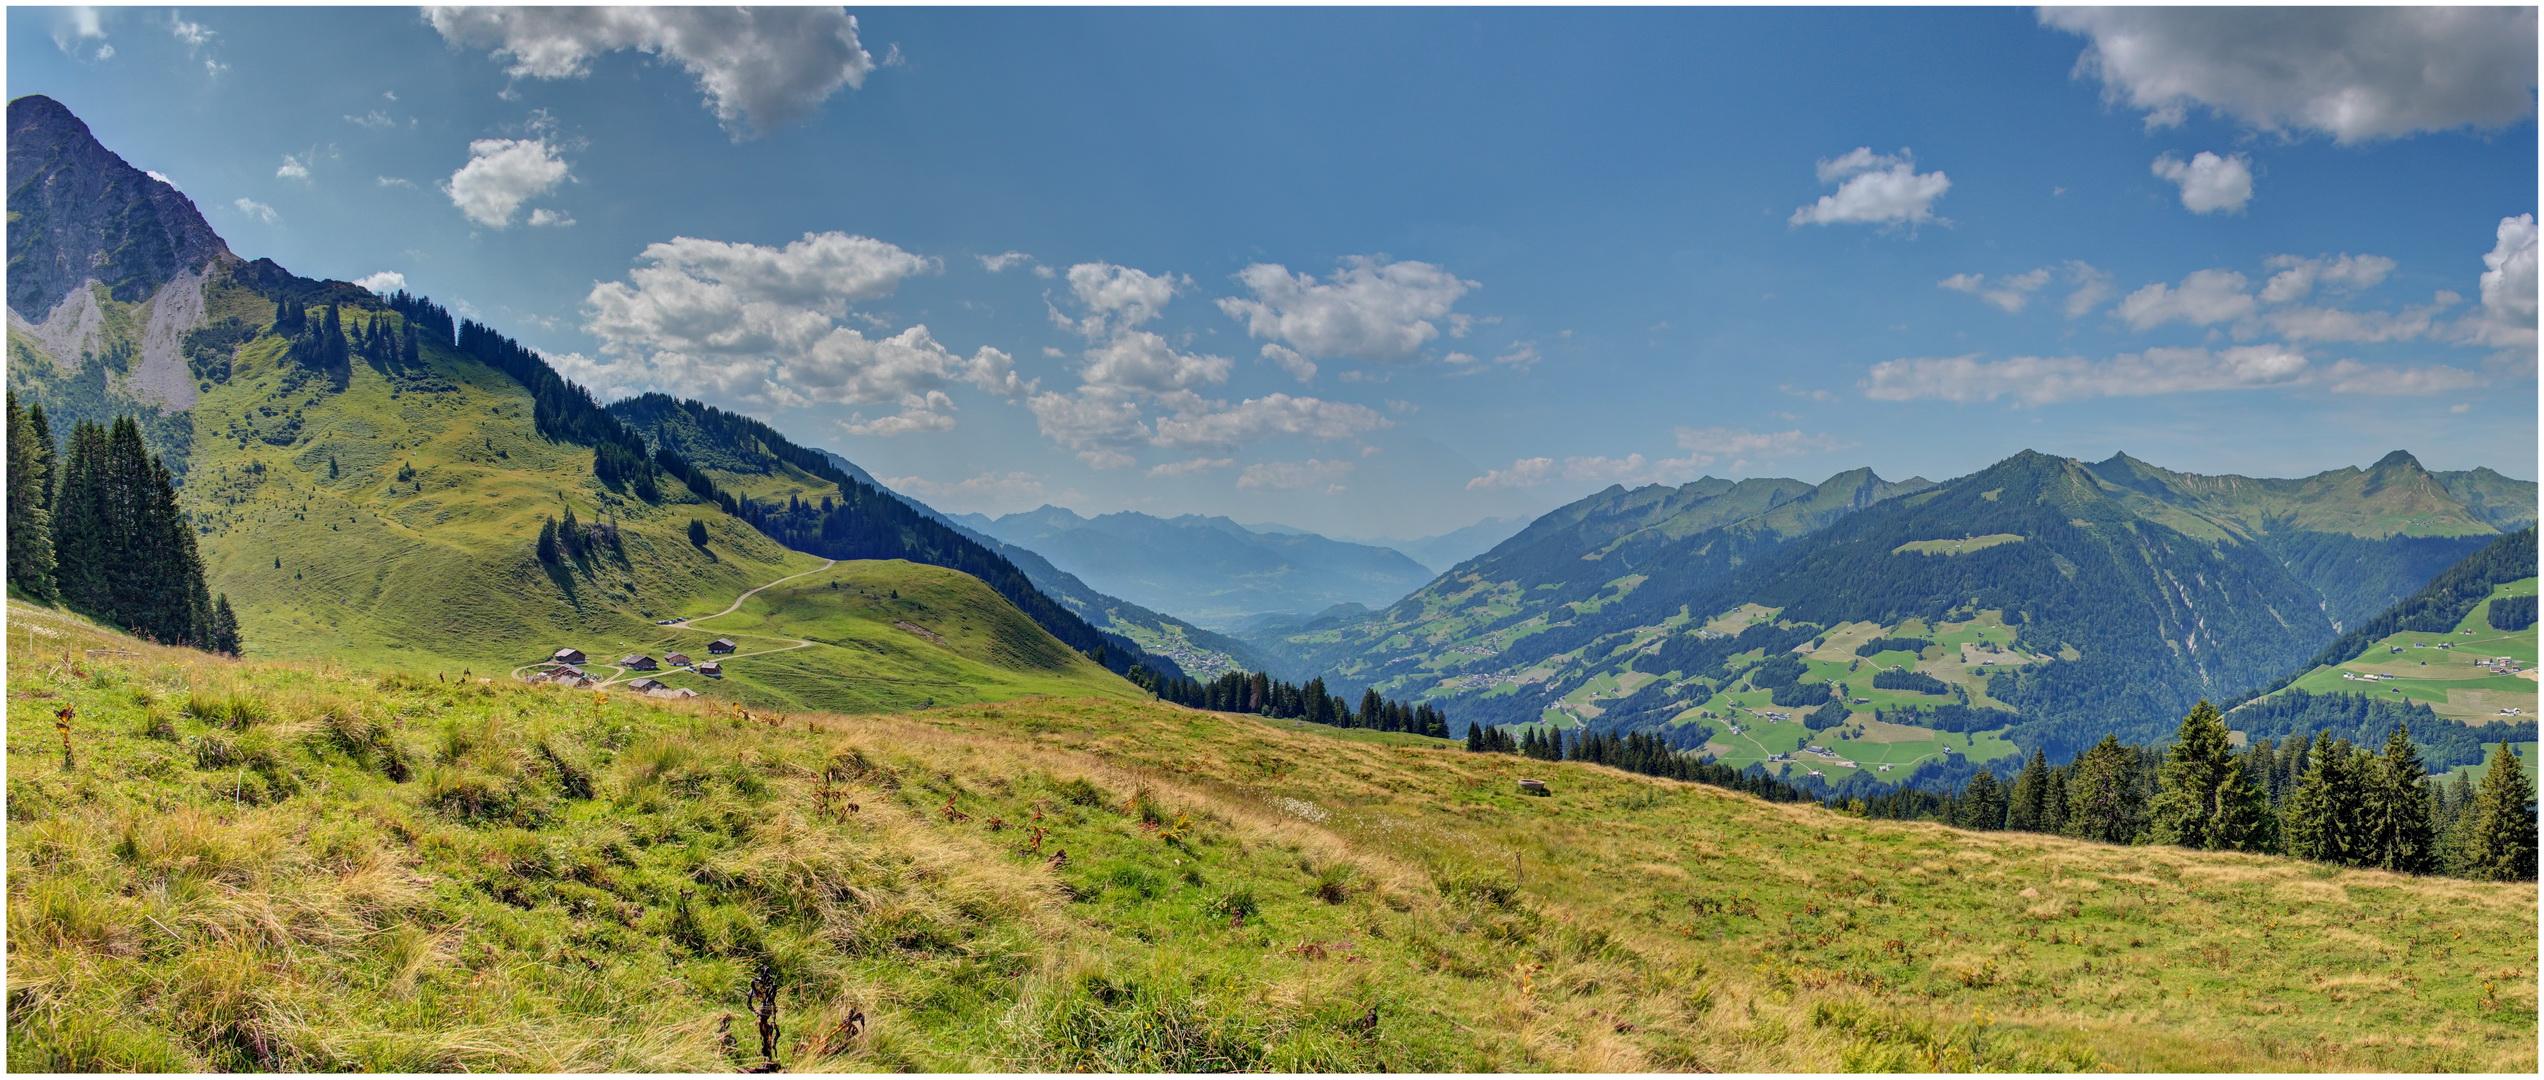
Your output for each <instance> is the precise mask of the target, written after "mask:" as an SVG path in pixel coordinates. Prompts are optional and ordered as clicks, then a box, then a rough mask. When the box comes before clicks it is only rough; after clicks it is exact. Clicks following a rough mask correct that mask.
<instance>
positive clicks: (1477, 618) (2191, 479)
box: [1285, 453, 2532, 784]
mask: <svg viewBox="0 0 2544 1080" xmlns="http://www.w3.org/2000/svg"><path fill="white" fill-rule="evenodd" d="M2459 479H2462V477H2461V476H2460V477H2459ZM2491 490H2493V491H2494V493H2495V494H2496V493H2499V492H2507V493H2509V495H2513V494H2514V493H2515V490H2516V489H2515V488H2514V482H2508V481H2500V482H2499V483H2496V484H2494V485H2493V486H2492V489H2491ZM2526 490H2528V491H2531V490H2532V486H2531V485H2529V486H2528V488H2527V489H2526ZM2507 497H2508V496H2507V495H2503V496H2502V497H2501V498H2500V499H2496V500H2494V501H2493V502H2491V503H2489V504H2488V510H2487V511H2485V512H2483V513H2476V512H2474V511H2473V510H2472V509H2470V508H2468V507H2467V505H2466V504H2465V503H2463V502H2462V501H2460V500H2458V499H2457V498H2456V497H2455V496H2454V495H2453V494H2451V493H2450V490H2449V489H2448V488H2447V486H2446V485H2445V484H2444V483H2443V482H2441V479H2440V478H2437V477H2435V476H2434V475H2433V474H2430V473H2427V472H2426V471H2424V470H2422V469H2421V468H2420V466H2419V463H2418V462H2417V461H2415V460H2413V459H2412V458H2411V457H2410V456H2409V455H2407V454H2399V453H2398V454H2395V455H2389V456H2388V457H2387V458H2386V459H2385V460H2383V461H2381V462H2379V463H2378V464H2377V466H2376V467H2374V468H2371V469H2367V470H2359V469H2346V470H2337V471H2334V472H2330V473H2325V474H2321V475H2319V476H2316V477H2309V478H2305V479H2303V480H2296V481H2275V480H2272V481H2255V480H2250V479H2248V478H2242V477H2201V476H2193V475H2190V474H2181V473H2172V472H2168V471H2165V470H2161V469H2157V468H2155V467H2153V466H2149V465H2146V464H2144V463H2143V462H2138V461H2135V460H2134V459H2130V458H2127V457H2125V456H2119V457H2115V458H2113V459H2112V460H2110V461H2106V462H2101V463H2097V464H2086V463H2082V462H2076V461H2073V460H2068V459H2059V458H2050V457H2046V456H2043V455H2038V454H2024V455H2018V456H2017V457H2015V458H2012V459H2009V460H2007V461H2006V462H2002V463H1999V464H1998V465H1996V466H1992V467H1991V468H1989V469H1987V470H1983V471H1981V472H1980V473H1977V474H1973V475H1972V476H1968V477H1963V478H1960V479H1957V480H1954V481H1951V482H1949V483H1946V484H1943V485H1940V486H1934V485H1927V484H1925V483H1924V482H1923V481H1915V482H1912V483H1910V484H1903V485H1884V484H1882V483H1881V482H1880V481H1879V480H1878V478H1875V477H1873V476H1872V475H1871V474H1869V473H1865V472H1860V471H1859V472H1857V473H1851V474H1844V475H1841V476H1839V477H1836V478H1832V479H1831V480H1830V481H1829V482H1827V483H1824V484H1821V485H1817V486H1815V487H1806V486H1804V485H1801V484H1798V483H1795V482H1792V481H1776V480H1748V481H1742V482H1740V483H1739V484H1732V483H1729V482H1725V481H1700V482H1699V483H1697V484H1693V485H1688V486H1687V487H1685V488H1680V489H1668V488H1646V489H1644V490H1642V491H1639V492H1625V491H1623V490H1622V489H1610V490H1609V491H1607V492H1603V493H1601V494H1600V495H1598V496H1594V497H1592V498H1590V499H1587V500H1583V502H1581V503H1577V504H1575V505H1573V506H1570V507H1566V508H1564V509H1563V510H1559V511H1556V512H1555V513H1552V514H1549V515H1547V516H1546V517H1545V518H1542V519H1540V520H1539V521H1538V522H1536V523H1534V524H1532V525H1531V526H1530V527H1529V528H1528V529H1527V530H1524V531H1523V532H1521V533H1520V534H1519V535H1518V536H1516V537H1514V538H1513V539H1512V540H1511V541H1509V542H1506V543H1505V544H1503V545H1502V546H1501V547H1499V548H1496V549H1495V550H1494V551H1493V552H1491V553H1489V554H1488V555H1486V556H1484V557H1482V558H1480V559H1478V560H1476V561H1475V562H1474V563H1472V564H1470V565H1469V566H1466V567H1462V568H1461V569H1460V571H1459V572H1458V573H1456V574H1454V575H1451V576H1448V577H1444V578H1443V579H1441V580H1440V581H1437V582H1434V583H1433V584H1432V585H1431V586H1429V587H1427V588H1426V589H1424V590H1423V591H1421V592H1419V593H1417V594H1416V595H1415V596H1413V597H1411V598H1408V599H1407V600H1406V601H1405V602H1403V603H1401V604H1398V605H1395V606H1394V607H1393V608H1391V609H1389V610H1388V611H1385V612H1380V613H1375V614H1372V615H1370V616H1367V617H1365V618H1362V619H1358V620H1351V621H1345V622H1343V623H1341V624H1340V625H1335V626H1329V627H1325V628H1322V629H1319V630H1316V631H1315V632H1312V633H1302V634H1295V635H1293V636H1291V637H1290V638H1289V639H1288V641H1287V642H1285V644H1286V645H1287V646H1288V647H1290V648H1292V649H1295V650H1298V651H1299V652H1301V653H1303V654H1304V657H1305V659H1306V660H1307V661H1308V662H1309V663H1310V664H1311V665H1313V666H1314V667H1315V668H1317V669H1320V670H1323V671H1326V672H1328V673H1329V679H1331V680H1332V681H1334V682H1336V683H1338V684H1341V685H1346V686H1356V685H1360V684H1363V683H1366V684H1370V685H1375V686H1376V687H1378V688H1379V689H1380V691H1381V692H1382V693H1388V694H1393V695H1403V696H1412V695H1426V696H1428V697H1429V698H1431V699H1432V700H1434V701H1435V702H1444V703H1447V704H1449V705H1450V707H1451V709H1452V715H1453V716H1456V717H1458V719H1459V721H1460V722H1464V721H1467V720H1470V719H1482V720H1486V721H1487V722H1503V723H1523V722H1545V723H1551V724H1555V725H1558V726H1576V725H1579V726H1587V727H1590V728H1592V729H1594V730H1657V731H1660V732H1662V733H1663V734H1665V735H1667V736H1668V737H1669V738H1670V739H1671V740H1672V741H1673V743H1674V744H1677V745H1682V746H1699V745H1701V746H1705V747H1707V748H1708V749H1710V750H1712V751H1714V752H1715V753H1716V754H1717V755H1718V756H1720V757H1722V758H1723V759H1724V760H1726V761H1731V762H1734V763H1745V762H1749V761H1762V762H1766V763H1768V764H1769V766H1770V768H1771V770H1772V769H1788V770H1789V767H1788V765H1787V764H1786V762H1787V761H1789V762H1791V763H1793V764H1797V765H1802V766H1805V768H1804V769H1803V770H1802V771H1803V772H1804V774H1805V775H1807V774H1808V773H1809V771H1810V770H1812V769H1817V770H1818V771H1819V772H1820V773H1821V776H1820V777H1819V778H1818V779H1819V780H1821V781H1822V782H1826V783H1831V784H1836V783H1841V782H1844V781H1846V780H1849V779H1853V778H1855V777H1857V776H1859V775H1861V776H1863V777H1865V778H1866V779H1867V780H1868V781H1869V780H1870V779H1872V778H1875V777H1879V778H1881V779H1897V778H1899V777H1900V775H1901V769H1902V767H1903V766H1905V765H1907V764H1908V762H1906V761H1904V760H1900V759H1899V755H1900V754H1903V753H1907V751H1904V750H1901V751H1894V750H1892V749H1876V746H1879V747H1885V748H1887V747H1891V746H1893V745H1894V744H1897V745H1900V746H1910V747H1915V748H1916V749H1915V753H1914V755H1913V756H1914V757H1915V758H1916V759H1917V761H1918V762H1919V763H1918V764H1917V765H1916V766H1915V767H1916V768H1917V769H1919V770H1924V771H1923V772H1922V773H1920V775H1922V776H1924V777H1925V778H1926V779H1928V780H1932V779H1936V778H1937V777H1940V776H1948V775H1949V774H1950V772H1951V771H1952V770H1954V769H1960V770H1964V771H1966V768H1967V767H1969V762H1970V761H1971V760H1973V759H1974V758H1975V759H1976V760H1982V761H1983V760H1987V758H1988V755H1990V754H1993V753H1995V752H1996V748H1997V747H1999V746H2001V745H2002V744H1981V743H1978V742H1975V741H1970V740H1969V739H1968V738H1966V737H1969V736H1974V735H1976V734H1979V733H1985V732H1995V733H1997V734H1998V735H1999V736H2001V737H2003V738H2010V739H2011V740H2013V743H2014V745H2017V746H2021V747H2024V748H2031V747H2040V748H2044V749H2047V750H2049V751H2051V752H2052V754H2053V755H2054V756H2055V755H2061V754H2064V753H2067V752H2072V751H2073V750H2075V749H2079V748H2081V747H2082V746H2083V745H2085V744H2089V743H2091V742H2092V741H2094V740H2095V739H2098V738H2100V737H2101V736H2102V735H2103V734H2105V733H2110V732H2117V733H2120V734H2121V735H2122V736H2123V737H2124V738H2144V737H2150V736H2153V735H2156V734H2160V733H2162V732H2163V731H2166V730H2169V727H2167V725H2169V724H2173V723H2177V722H2178V717H2179V716H2180V714H2181V712H2182V711H2183V710H2184V709H2186V708H2188V706H2189V705H2190V703H2191V702H2192V701H2193V700H2195V699H2197V698H2198V697H2202V696H2208V697H2223V696H2225V695H2228V694H2231V693H2234V692H2236V691H2238V690H2241V689H2242V688H2245V687H2249V686H2254V685H2259V684H2261V683H2263V682H2265V681H2267V680H2269V679H2271V678H2273V677H2276V676H2278V675H2280V674H2282V673H2284V672H2287V671H2289V670H2292V669H2293V668H2295V667H2296V666H2297V664H2298V663H2299V662H2300V661H2301V660H2302V659H2303V658H2304V657H2306V656H2308V655H2310V654H2312V653H2313V652H2315V651H2316V650H2317V649H2320V648H2322V646H2323V644H2324V643H2326V642H2329V641H2330V640H2332V639H2333V638H2335V637H2336V636H2338V635H2339V627H2338V626H2337V625H2336V621H2335V620H2341V621H2343V622H2347V623H2350V624H2355V623H2358V622H2363V621H2366V620H2368V619H2371V618H2373V617H2374V616H2375V614H2376V613H2377V612H2378V611H2381V610H2384V609H2385V608H2387V607H2390V606H2391V605H2392V604H2393V603H2394V602H2395V601H2396V600H2398V599H2400V598H2401V597H2402V596H2404V595H2407V594H2408V593H2410V592H2411V591H2412V590H2414V589H2417V588H2419V587H2420V586H2421V585H2422V584H2423V583H2425V582H2426V581H2428V580H2429V578H2430V577H2432V576H2434V575H2436V574H2437V573H2438V572H2439V571H2440V570H2442V569H2444V568H2445V567H2446V566H2447V565H2449V564H2452V563H2454V562H2456V561H2457V560H2459V559H2461V558H2462V557H2463V556H2464V555H2465V554H2466V553H2468V552H2470V551H2472V550H2473V549H2476V548H2479V547H2481V546H2482V545H2484V544H2486V543H2488V542H2490V541H2491V540H2494V539H2497V533H2496V532H2495V531H2494V526H2493V525H2492V524H2490V522H2489V520H2488V518H2489V517H2503V518H2504V519H2507V518H2508V515H2506V514H2505V513H2504V510H2505V508H2506V505H2507V502H2506V500H2507ZM2339 530H2348V531H2339ZM1973 634H1978V635H1982V637H1984V638H1985V640H1981V639H1980V638H1973V639H1972V640H1968V641H1962V640H1958V639H1954V640H1944V639H1945V638H1948V637H1951V636H1952V635H1965V636H1966V635H1973ZM1875 638H1901V639H1917V641H1918V643H1917V644H1912V645H1910V646H1908V648H1907V649H1906V650H1905V651H1900V650H1885V651H1882V652H1881V653H1880V654H1879V655H1855V654H1853V653H1852V652H1851V651H1850V650H1851V649H1852V648H1853V645H1852V644H1851V643H1854V642H1859V641H1860V642H1869V641H1871V640H1872V639H1875ZM1787 651H1795V652H1800V653H1803V654H1805V655H1806V656H1807V657H1808V660H1809V662H1808V666H1807V669H1806V670H1805V671H1803V672H1802V674H1801V675H1800V677H1799V682H1800V684H1801V685H1802V686H1803V687H1804V689H1799V690H1791V689H1789V690H1786V691H1784V693H1783V695H1782V698H1781V699H1780V700H1772V701H1771V700H1769V699H1770V696H1771V695H1770V694H1769V693H1768V692H1767V691H1768V690H1770V689H1771V688H1769V687H1767V686H1765V685H1764V684H1759V683H1756V682H1755V680H1754V679H1751V678H1749V677H1748V676H1747V672H1748V671H1749V669H1751V668H1753V667H1755V666H1757V665H1759V664H1761V663H1762V662H1763V661H1764V660H1765V659H1767V658H1769V657H1771V656H1774V655H1776V654H1779V653H1784V652H1787ZM1892 668H1896V669H1898V671H1897V673H1895V674H1893V675H1892V676H1890V678H1892V679H1895V680H1897V681H1898V682H1899V683H1900V687H1899V688H1881V687H1872V686H1870V685H1869V683H1870V682H1871V677H1872V676H1873V675H1875V674H1879V673H1881V672H1882V671H1883V670H1886V669H1892ZM1817 684H1826V685H1827V686H1829V687H1831V688H1834V689H1831V690H1819V689H1817V688H1816V686H1817ZM1910 686H1915V687H1923V688H1925V689H1924V691H1923V692H1919V691H1915V690H1911V689H1907V688H1908V687H1910ZM1832 693H1834V694H1836V695H1837V696H1839V697H1841V698H1844V699H1846V701H1845V702H1844V707H1842V708H1834V709H1832V710H1831V711H1828V712H1825V713H1821V714H1819V715H1820V721H1821V724H1822V726H1820V727H1814V728H1807V729H1806V728H1803V727H1801V726H1800V724H1799V720H1800V719H1801V713H1803V712H1809V711H1812V709H1814V708H1816V707H1817V706H1818V705H1820V703H1821V701H1822V700H1823V699H1824V698H1826V697H1827V696H1829V695H1830V694H1832ZM1805 699H1807V701H1806V700H1805ZM1797 701H1802V702H1804V706H1803V707H1796V706H1795V705H1794V704H1793V703H1794V702H1797ZM1779 713H1780V714H1784V715H1783V716H1782V717H1781V718H1779V717H1777V716H1774V715H1771V714H1779ZM1788 723H1790V724H1792V726H1779V725H1784V724H1788ZM1877 725H1886V726H1877ZM1735 729H1738V730H1736V731H1735ZM1806 732H1808V733H1806ZM1818 732H1825V733H1826V734H1809V733H1818ZM1771 733H1772V734H1771ZM1832 740H1835V741H1832ZM1841 743H1842V744H1844V745H1840V744H1841ZM1814 745H1817V746H1820V747H1823V748H1824V749H1826V750H1828V751H1829V753H1828V754H1826V755H1821V754H1818V753H1817V752H1814V753H1813V754H1812V756H1811V757H1801V756H1795V757H1792V758H1787V759H1778V758H1777V757H1776V755H1779V754H1796V755H1798V752H1800V751H1804V750H1808V749H1809V748H1810V747H1812V746H1814ZM1946 749H1951V750H1957V751H1959V752H1958V753H1944V752H1943V751H1944V750H1946ZM1982 751H1984V753H1982ZM1880 764H1889V765H1892V766H1893V768H1892V769H1891V770H1889V771H1888V775H1887V776H1883V775H1882V774H1883V771H1882V770H1880V769H1878V765H1880ZM1833 766H1834V767H1833ZM1857 766H1864V768H1857ZM1938 770H1940V771H1938ZM1787 775H1791V773H1790V771H1788V772H1787Z"/></svg>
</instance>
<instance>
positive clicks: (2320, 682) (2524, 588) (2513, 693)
mask: <svg viewBox="0 0 2544 1080" xmlns="http://www.w3.org/2000/svg"><path fill="white" fill-rule="evenodd" d="M2535 589H2536V579H2534V578H2526V579H2523V580H2520V581H2513V582H2509V583H2507V584H2503V585H2500V586H2498V587H2496V588H2494V589H2493V590H2492V593H2491V599H2495V598H2498V597H2503V596H2527V595H2533V594H2534V593H2535ZM2491 599H2485V600H2483V601H2482V602H2481V603H2480V604H2477V605H2475V606H2474V609H2473V610H2472V611H2471V612H2469V613H2467V614H2466V615H2465V617H2464V618H2463V619H2462V620H2461V621H2459V622H2458V623H2457V624H2456V625H2455V627H2454V629H2453V630H2451V631H2449V632H2446V633H2428V632H2419V631H2414V632H2408V633H2400V634H2390V635H2387V636H2386V637H2385V638H2383V639H2382V640H2380V641H2378V642H2376V643H2375V644H2374V645H2371V646H2369V647H2368V649H2367V651H2366V652H2364V653H2362V654H2360V655H2359V656H2357V657H2355V658H2353V659H2350V660H2348V661H2345V662H2343V663H2340V664H2337V665H2333V666H2329V667H2318V668H2316V669H2314V670H2313V671H2309V672H2307V673H2306V674H2304V675H2302V676H2300V677H2298V679H2297V680H2296V682H2294V683H2292V684H2290V685H2291V687H2292V688H2293V689H2298V690H2303V691H2306V692H2307V693H2314V694H2370V695H2374V696H2377V697H2383V698H2388V699H2408V700H2412V701H2418V702H2421V703H2423V704H2426V705H2428V706H2429V707H2430V708H2431V709H2432V710H2434V711H2436V712H2437V713H2438V715H2440V716H2444V717H2449V718H2451V719H2456V720H2462V721H2465V722H2466V723H2471V724H2481V723H2488V722H2491V721H2496V720H2501V719H2507V717H2504V716H2503V714H2502V713H2501V711H2500V710H2502V709H2517V710H2519V712H2518V717H2519V718H2526V719H2531V718H2533V717H2534V716H2535V715H2536V712H2535V709H2536V683H2535V680H2533V679H2529V678H2525V677H2524V676H2522V675H2499V674H2494V673H2493V672H2491V671H2489V670H2486V669H2485V668H2484V667H2483V666H2482V663H2483V661H2487V660H2491V659H2493V658H2496V657H2502V656H2505V657H2510V658H2512V659H2513V660H2515V661H2516V662H2517V664H2518V665H2519V666H2520V667H2522V668H2525V669H2528V670H2530V671H2531V670H2533V669H2534V667H2535V663H2536V628H2535V627H2532V626H2530V627H2528V628H2526V629H2524V630H2514V631H2504V630H2497V629H2494V628H2493V627H2492V626H2491V621H2490V611H2491ZM2442 645H2443V646H2446V647H2445V648H2440V647H2439V646H2442ZM2367 675H2385V676H2390V678H2386V679H2377V680H2369V679H2366V678H2363V676H2367Z"/></svg>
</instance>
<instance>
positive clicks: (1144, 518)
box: [954, 506, 1433, 628]
mask: <svg viewBox="0 0 2544 1080" xmlns="http://www.w3.org/2000/svg"><path fill="white" fill-rule="evenodd" d="M954 520H955V521H957V522H960V523H961V524H963V525H966V526H969V527H971V528H973V529H975V530H978V531H979V532H981V533H983V534H986V535H988V536H992V537H995V538H997V539H1000V540H1003V541H1006V542H1007V543H1010V544H1014V545H1016V546H1018V547H1024V548H1030V549H1032V550H1033V551H1035V552H1037V553H1039V554H1041V555H1042V556H1043V557H1044V558H1047V559H1049V560H1051V562H1052V564H1053V565H1054V566H1057V567H1059V568H1060V569H1062V570H1066V571H1068V572H1069V573H1071V574H1074V575H1076V576H1077V577H1079V578H1081V579H1083V580H1085V581H1086V583H1087V584H1088V585H1090V586H1093V587H1095V588H1096V589H1098V590H1101V591H1103V592H1106V593H1110V594H1112V595H1114V596H1119V597H1122V598H1123V599H1125V600H1129V601H1131V602H1132V603H1135V604H1139V605H1141V606H1144V607H1149V608H1154V609H1156V610H1159V611H1164V612H1170V613H1173V614H1175V615H1177V616H1180V617H1182V618H1185V619H1189V620H1191V621H1193V622H1195V623H1198V624H1200V625H1202V626H1206V627H1212V628H1223V627H1226V626H1228V625H1230V624H1232V623H1234V622H1236V621H1238V620H1241V619H1244V618H1246V617H1248V616H1253V615H1261V614H1265V613H1270V612H1298V613H1306V612H1317V611H1322V610H1324V609H1326V608H1329V607H1333V606H1334V605H1336V604H1365V605H1368V606H1370V607H1382V606H1385V605H1387V604H1392V603H1394V602H1395V601H1396V600H1398V599H1400V598H1402V597H1403V596H1404V595H1405V594H1407V593H1410V592H1412V591H1413V590H1415V589H1418V588H1421V587H1422V586H1423V585H1424V584H1426V583H1428V582H1429V581H1430V580H1431V578H1432V576H1433V575H1432V572H1431V568H1429V567H1427V566H1425V565H1423V564H1422V563H1420V562H1417V561H1415V560H1413V559H1412V558H1409V557H1407V556H1406V555H1405V554H1404V553H1403V552H1399V551H1396V550H1393V549H1390V548H1383V547H1372V546H1370V545H1367V544H1352V543H1345V542H1343V541H1340V540H1331V539H1327V538H1325V537H1323V536H1318V535H1316V534H1314V533H1308V532H1297V531H1287V530H1284V531H1267V530H1265V529H1255V528H1247V527H1246V526H1243V525H1239V524H1237V523H1236V522H1234V521H1231V520H1229V519H1227V518H1224V517H1202V516H1200V515H1197V514H1186V515H1184V516H1182V517H1176V518H1159V517H1153V516H1151V515H1148V514H1141V513H1133V512H1123V513H1117V514H1104V515H1101V516H1098V517H1093V518H1085V517H1080V516H1078V515H1077V514H1075V513H1073V512H1071V511H1069V510H1067V509H1064V508H1061V507H1057V506H1045V507H1042V508H1041V509H1038V510H1032V511H1028V512H1026V513H1021V514H1009V515H1007V516H1005V517H1001V518H990V517H987V516H984V515H980V514H962V515H954ZM1274 528H1278V527H1274Z"/></svg>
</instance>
